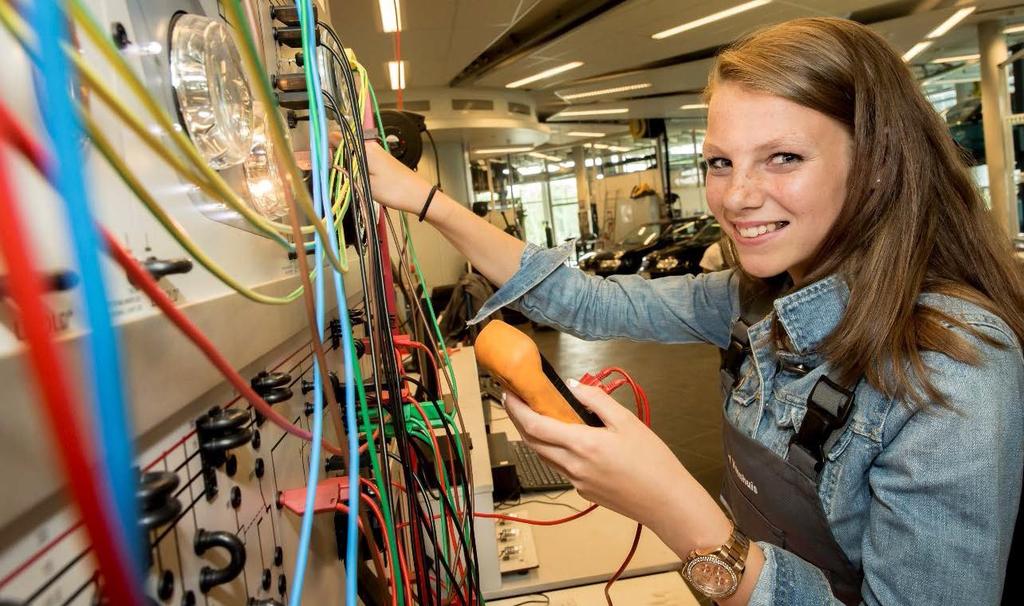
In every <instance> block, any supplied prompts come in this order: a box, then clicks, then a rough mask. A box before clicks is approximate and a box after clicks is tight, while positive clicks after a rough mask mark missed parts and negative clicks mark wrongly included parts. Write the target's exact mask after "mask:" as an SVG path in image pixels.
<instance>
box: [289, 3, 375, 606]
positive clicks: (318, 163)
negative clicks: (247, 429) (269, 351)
mask: <svg viewBox="0 0 1024 606" xmlns="http://www.w3.org/2000/svg"><path fill="white" fill-rule="evenodd" d="M296 4H297V7H298V9H299V17H300V19H301V21H302V25H303V31H304V37H305V44H304V47H306V48H305V54H306V56H307V63H306V70H307V71H306V76H307V83H308V85H307V89H309V90H310V91H319V90H320V82H319V73H318V69H317V63H316V51H315V42H314V41H313V37H312V32H313V31H314V30H313V29H312V26H311V24H310V18H309V16H310V15H311V14H312V7H311V6H310V5H309V4H308V3H305V4H303V3H302V2H301V1H300V2H297V3H296ZM309 49H313V52H309ZM310 99H311V100H315V102H314V105H313V107H312V108H311V109H312V110H313V111H316V112H317V117H318V123H319V126H320V129H318V130H315V129H313V121H312V120H310V149H311V150H312V152H313V153H311V154H310V157H311V160H312V162H311V168H312V178H313V197H314V202H315V204H316V206H317V207H318V209H319V212H321V213H322V214H323V217H325V218H329V219H330V221H328V225H329V226H330V227H332V228H333V226H334V221H333V213H332V211H331V206H330V202H329V196H328V195H327V184H326V181H325V178H324V177H325V175H326V172H327V167H326V165H325V163H324V162H325V159H326V157H327V155H328V150H327V137H326V134H325V133H324V124H325V120H326V112H325V111H324V108H323V99H322V98H321V97H320V95H318V94H310ZM328 240H329V245H330V246H331V250H332V251H333V252H334V253H335V254H336V255H337V254H338V244H337V240H336V238H333V237H331V238H328ZM322 247H323V243H322V241H321V240H320V237H319V235H317V236H316V237H315V262H316V267H317V268H318V270H319V271H318V272H317V276H316V280H317V287H316V288H317V291H316V295H317V298H316V307H317V326H318V328H319V330H320V334H323V332H324V289H323V278H322V275H323V248H322ZM334 287H335V292H336V295H337V298H338V308H339V313H340V321H341V326H342V339H343V342H344V343H345V349H344V351H343V357H344V361H345V366H344V368H345V378H346V382H345V410H346V425H347V426H348V431H347V433H348V447H349V470H348V471H349V507H350V510H349V518H348V522H349V523H348V543H347V545H346V560H345V566H346V575H345V578H346V586H345V590H346V591H345V595H346V601H345V603H346V604H355V603H356V568H355V567H356V563H357V562H356V559H357V557H358V556H357V549H358V536H359V535H358V526H357V522H358V504H359V483H358V464H359V444H358V435H357V433H356V431H355V429H356V424H355V390H354V385H353V384H352V381H351V380H349V378H350V377H351V376H352V360H351V356H350V349H349V344H350V342H351V338H352V335H351V326H350V324H349V320H348V308H347V304H346V298H345V291H344V285H343V284H342V281H341V277H340V275H339V274H338V273H337V272H334ZM319 372H320V369H319V368H318V367H317V366H316V365H314V382H315V383H314V384H315V390H314V399H315V404H314V414H313V416H314V427H313V440H314V445H313V448H312V449H311V453H310V484H309V486H308V487H307V490H306V511H305V512H304V513H303V517H302V527H301V532H300V537H299V551H298V558H297V559H296V564H295V574H294V575H293V578H294V579H295V581H294V583H295V585H294V587H293V589H292V594H291V596H290V599H289V604H290V605H291V606H298V605H299V604H300V603H301V600H302V586H303V583H304V580H305V574H306V569H307V566H308V555H309V548H310V546H309V543H310V537H311V534H312V525H313V505H314V502H315V497H316V477H317V476H318V475H319V461H320V441H321V439H322V436H323V411H322V399H321V396H322V393H321V382H320V378H319ZM314 466H317V469H316V471H315V472H314V471H313V467H314ZM314 474H315V475H314Z"/></svg>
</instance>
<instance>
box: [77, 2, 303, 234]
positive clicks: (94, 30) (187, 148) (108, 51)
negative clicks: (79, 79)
mask: <svg viewBox="0 0 1024 606" xmlns="http://www.w3.org/2000/svg"><path fill="white" fill-rule="evenodd" d="M68 4H69V8H70V10H71V15H72V18H74V20H75V22H76V23H78V24H79V25H80V26H81V27H82V29H83V31H84V32H85V34H86V36H88V38H89V39H90V40H91V41H92V43H93V44H94V45H95V46H96V47H97V49H98V50H99V51H100V53H102V54H103V56H104V57H105V58H106V59H107V61H108V62H109V63H110V65H111V67H113V68H114V70H115V71H117V73H118V75H119V76H121V78H122V79H124V81H125V83H126V84H127V85H128V87H129V89H131V91H132V93H134V94H135V96H136V97H137V98H138V99H139V101H140V102H141V103H142V105H143V107H144V108H145V109H146V111H147V112H148V113H149V114H150V115H151V116H152V117H153V118H154V119H155V120H156V121H157V123H158V124H159V125H160V127H161V128H162V129H163V130H164V131H165V132H166V133H167V134H168V135H169V136H170V137H171V140H172V141H173V142H174V144H175V146H176V147H177V148H178V149H179V150H180V151H181V152H182V153H183V154H184V155H185V156H186V157H187V158H188V159H189V160H191V161H192V163H193V164H194V165H195V166H196V168H198V169H199V171H200V173H201V174H202V175H203V177H205V178H206V179H209V180H210V183H211V184H212V185H213V186H214V187H215V189H216V190H217V191H218V192H219V193H220V196H219V197H221V198H232V197H235V198H237V195H236V194H235V193H234V192H233V191H231V188H230V186H228V184H227V183H225V182H224V180H223V178H221V176H220V175H219V174H218V173H217V172H216V171H215V170H213V169H212V168H211V167H210V166H209V165H208V164H207V163H206V161H205V160H204V159H203V158H202V156H201V155H200V154H199V151H198V150H197V149H196V148H195V145H193V143H192V141H190V140H189V139H188V137H187V136H186V135H185V134H184V133H183V132H182V131H181V130H180V129H178V128H175V125H174V123H173V120H172V119H171V117H170V116H169V115H168V114H167V112H166V111H165V110H164V109H163V108H162V107H161V106H160V104H159V103H158V102H157V101H156V99H155V98H154V97H153V95H152V94H151V93H150V92H149V90H148V89H147V88H146V86H145V84H143V82H142V81H141V80H140V79H139V77H138V76H137V75H136V74H135V71H134V70H132V68H131V66H129V65H128V62H127V61H125V59H124V57H123V56H122V55H121V53H120V52H118V50H117V47H115V46H114V44H113V42H112V41H111V40H110V38H109V37H108V36H107V35H106V34H105V33H104V32H103V29H102V28H101V27H100V25H99V24H98V23H97V22H96V20H95V18H94V17H93V16H92V14H91V13H90V12H89V10H88V9H87V8H86V7H85V6H84V5H83V4H82V3H81V2H80V0H71V1H70V2H69V3H68ZM65 50H66V51H67V50H68V49H65ZM70 54H72V55H73V58H74V59H77V61H76V65H83V64H84V61H83V60H82V59H81V57H80V56H79V55H78V53H74V52H72V53H70ZM90 85H92V84H90ZM286 149H287V148H286ZM225 202H226V203H228V204H229V205H231V206H232V208H235V205H233V204H231V203H230V202H227V200H225ZM240 206H241V208H235V210H236V211H238V212H239V213H241V214H242V215H243V216H244V217H245V218H246V220H247V221H249V222H250V223H252V224H253V225H254V226H255V227H257V228H258V229H260V231H263V232H268V231H277V232H280V233H282V234H290V233H291V226H289V225H286V224H284V223H277V222H274V221H269V220H267V219H266V218H265V217H263V216H261V215H259V214H258V213H255V212H253V211H251V210H250V209H248V207H246V206H245V205H244V203H242V204H240ZM312 229H313V228H312V227H311V226H307V231H306V233H310V232H311V231H312Z"/></svg>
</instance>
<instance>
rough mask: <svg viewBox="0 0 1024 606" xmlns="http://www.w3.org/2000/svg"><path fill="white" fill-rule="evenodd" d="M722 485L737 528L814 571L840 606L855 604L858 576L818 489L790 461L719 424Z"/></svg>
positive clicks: (859, 577) (858, 593)
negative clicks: (790, 554) (792, 555)
mask: <svg viewBox="0 0 1024 606" xmlns="http://www.w3.org/2000/svg"><path fill="white" fill-rule="evenodd" d="M722 432H723V436H722V437H723V440H724V442H725V467H726V470H725V481H724V482H723V485H722V498H723V499H724V501H725V503H726V506H727V507H728V509H729V513H730V515H732V518H733V521H735V523H736V527H737V528H739V529H740V531H742V532H743V534H745V535H747V536H748V537H750V539H751V540H752V541H765V542H767V543H771V544H773V545H778V546H779V547H782V548H784V549H786V550H788V551H791V552H793V553H795V554H796V555H798V556H800V557H801V558H803V559H804V560H807V561H808V562H810V563H811V564H813V565H815V566H817V567H818V568H820V569H821V571H822V572H823V573H824V574H825V577H826V578H827V579H828V582H829V583H830V584H831V585H832V593H834V594H835V595H836V597H837V598H839V599H840V600H842V601H843V603H845V604H859V603H860V601H861V599H860V595H861V592H860V587H861V581H862V580H863V575H862V573H861V571H860V570H858V569H857V568H854V566H853V565H852V564H851V563H850V560H849V559H847V557H846V554H844V553H843V550H842V549H841V548H840V547H839V544H838V543H836V540H835V537H833V535H832V529H831V528H829V525H828V518H827V517H826V516H825V511H824V509H822V507H821V500H820V499H819V498H818V489H817V486H816V485H815V483H814V482H812V481H811V480H810V479H809V478H808V477H807V476H806V475H804V474H803V473H802V472H801V471H800V470H799V469H797V468H796V467H795V466H793V465H792V464H790V462H789V461H786V460H785V459H782V458H780V457H779V456H778V455H776V454H775V453H774V452H772V451H771V450H769V449H768V448H766V447H764V446H763V445H761V444H760V443H759V442H757V441H756V440H753V439H751V438H749V437H747V436H745V435H743V433H742V432H741V431H739V430H738V429H736V428H735V427H733V425H732V423H731V422H730V421H729V419H728V417H727V418H726V419H725V423H723V429H722Z"/></svg>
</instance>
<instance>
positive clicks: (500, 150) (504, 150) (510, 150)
mask: <svg viewBox="0 0 1024 606" xmlns="http://www.w3.org/2000/svg"><path fill="white" fill-rule="evenodd" d="M531 149H533V148H532V147H494V148H488V149H474V150H473V153H474V154H517V153H520V152H528V151H530V150H531Z"/></svg>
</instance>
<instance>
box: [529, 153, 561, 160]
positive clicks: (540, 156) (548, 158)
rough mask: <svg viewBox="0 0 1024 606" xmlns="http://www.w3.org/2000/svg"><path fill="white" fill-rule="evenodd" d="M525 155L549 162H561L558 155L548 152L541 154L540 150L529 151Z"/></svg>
mask: <svg viewBox="0 0 1024 606" xmlns="http://www.w3.org/2000/svg"><path fill="white" fill-rule="evenodd" d="M526 155H527V156H532V157H534V158H540V159H541V160H548V161H550V162H561V161H562V159H561V158H559V157H558V156H549V155H548V154H542V153H540V152H530V153H528V154H526Z"/></svg>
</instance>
